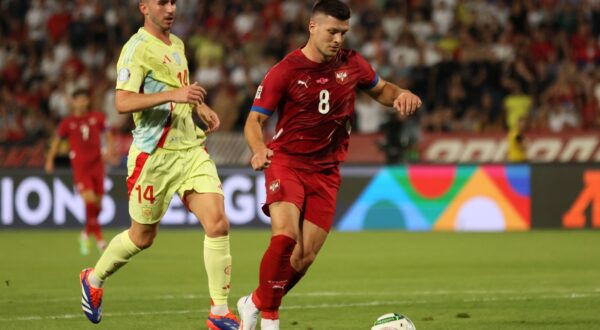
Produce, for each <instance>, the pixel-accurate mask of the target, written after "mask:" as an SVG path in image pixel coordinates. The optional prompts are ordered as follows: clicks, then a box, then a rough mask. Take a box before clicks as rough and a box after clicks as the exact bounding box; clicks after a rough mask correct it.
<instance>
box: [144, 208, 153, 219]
mask: <svg viewBox="0 0 600 330" xmlns="http://www.w3.org/2000/svg"><path fill="white" fill-rule="evenodd" d="M142 217H144V219H145V220H152V206H143V207H142Z"/></svg>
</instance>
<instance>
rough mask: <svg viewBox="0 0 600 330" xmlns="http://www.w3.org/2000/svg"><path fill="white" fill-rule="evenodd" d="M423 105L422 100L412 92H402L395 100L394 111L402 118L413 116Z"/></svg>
mask: <svg viewBox="0 0 600 330" xmlns="http://www.w3.org/2000/svg"><path fill="white" fill-rule="evenodd" d="M421 104H423V102H421V99H420V98H419V97H418V96H416V95H415V94H413V93H411V92H402V93H400V95H398V97H397V98H396V99H395V100H394V109H396V111H398V113H400V115H402V116H408V115H412V114H413V113H415V111H417V109H418V108H419V107H420V106H421Z"/></svg>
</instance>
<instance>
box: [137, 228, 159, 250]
mask: <svg viewBox="0 0 600 330" xmlns="http://www.w3.org/2000/svg"><path fill="white" fill-rule="evenodd" d="M155 237H156V232H155V231H146V232H142V233H137V234H134V235H133V236H131V241H132V242H133V244H135V246H137V247H138V248H140V249H142V250H145V249H147V248H149V247H151V246H152V244H153V243H154V238H155Z"/></svg>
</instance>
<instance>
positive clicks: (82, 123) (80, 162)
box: [58, 111, 106, 168]
mask: <svg viewBox="0 0 600 330" xmlns="http://www.w3.org/2000/svg"><path fill="white" fill-rule="evenodd" d="M104 129H106V119H105V116H104V114H103V113H101V112H93V111H92V112H88V113H86V114H85V115H83V116H81V117H77V116H69V117H66V118H65V119H63V120H62V121H61V122H60V124H59V126H58V136H59V137H60V138H62V139H68V140H69V145H70V146H71V151H70V153H69V158H71V166H73V167H74V168H83V167H86V166H88V165H90V164H93V163H96V162H101V161H102V155H101V150H100V148H101V141H100V134H101V133H102V132H103V131H104Z"/></svg>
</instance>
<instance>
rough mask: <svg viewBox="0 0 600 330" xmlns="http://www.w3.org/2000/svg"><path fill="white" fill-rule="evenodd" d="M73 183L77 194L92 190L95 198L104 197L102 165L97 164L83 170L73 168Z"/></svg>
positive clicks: (100, 163)
mask: <svg viewBox="0 0 600 330" xmlns="http://www.w3.org/2000/svg"><path fill="white" fill-rule="evenodd" d="M73 181H74V182H73V183H74V184H75V188H77V191H79V193H82V192H84V191H86V190H92V191H93V192H94V193H95V194H96V195H97V196H102V195H104V163H102V162H98V163H95V164H94V165H91V166H89V167H85V168H79V167H73Z"/></svg>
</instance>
